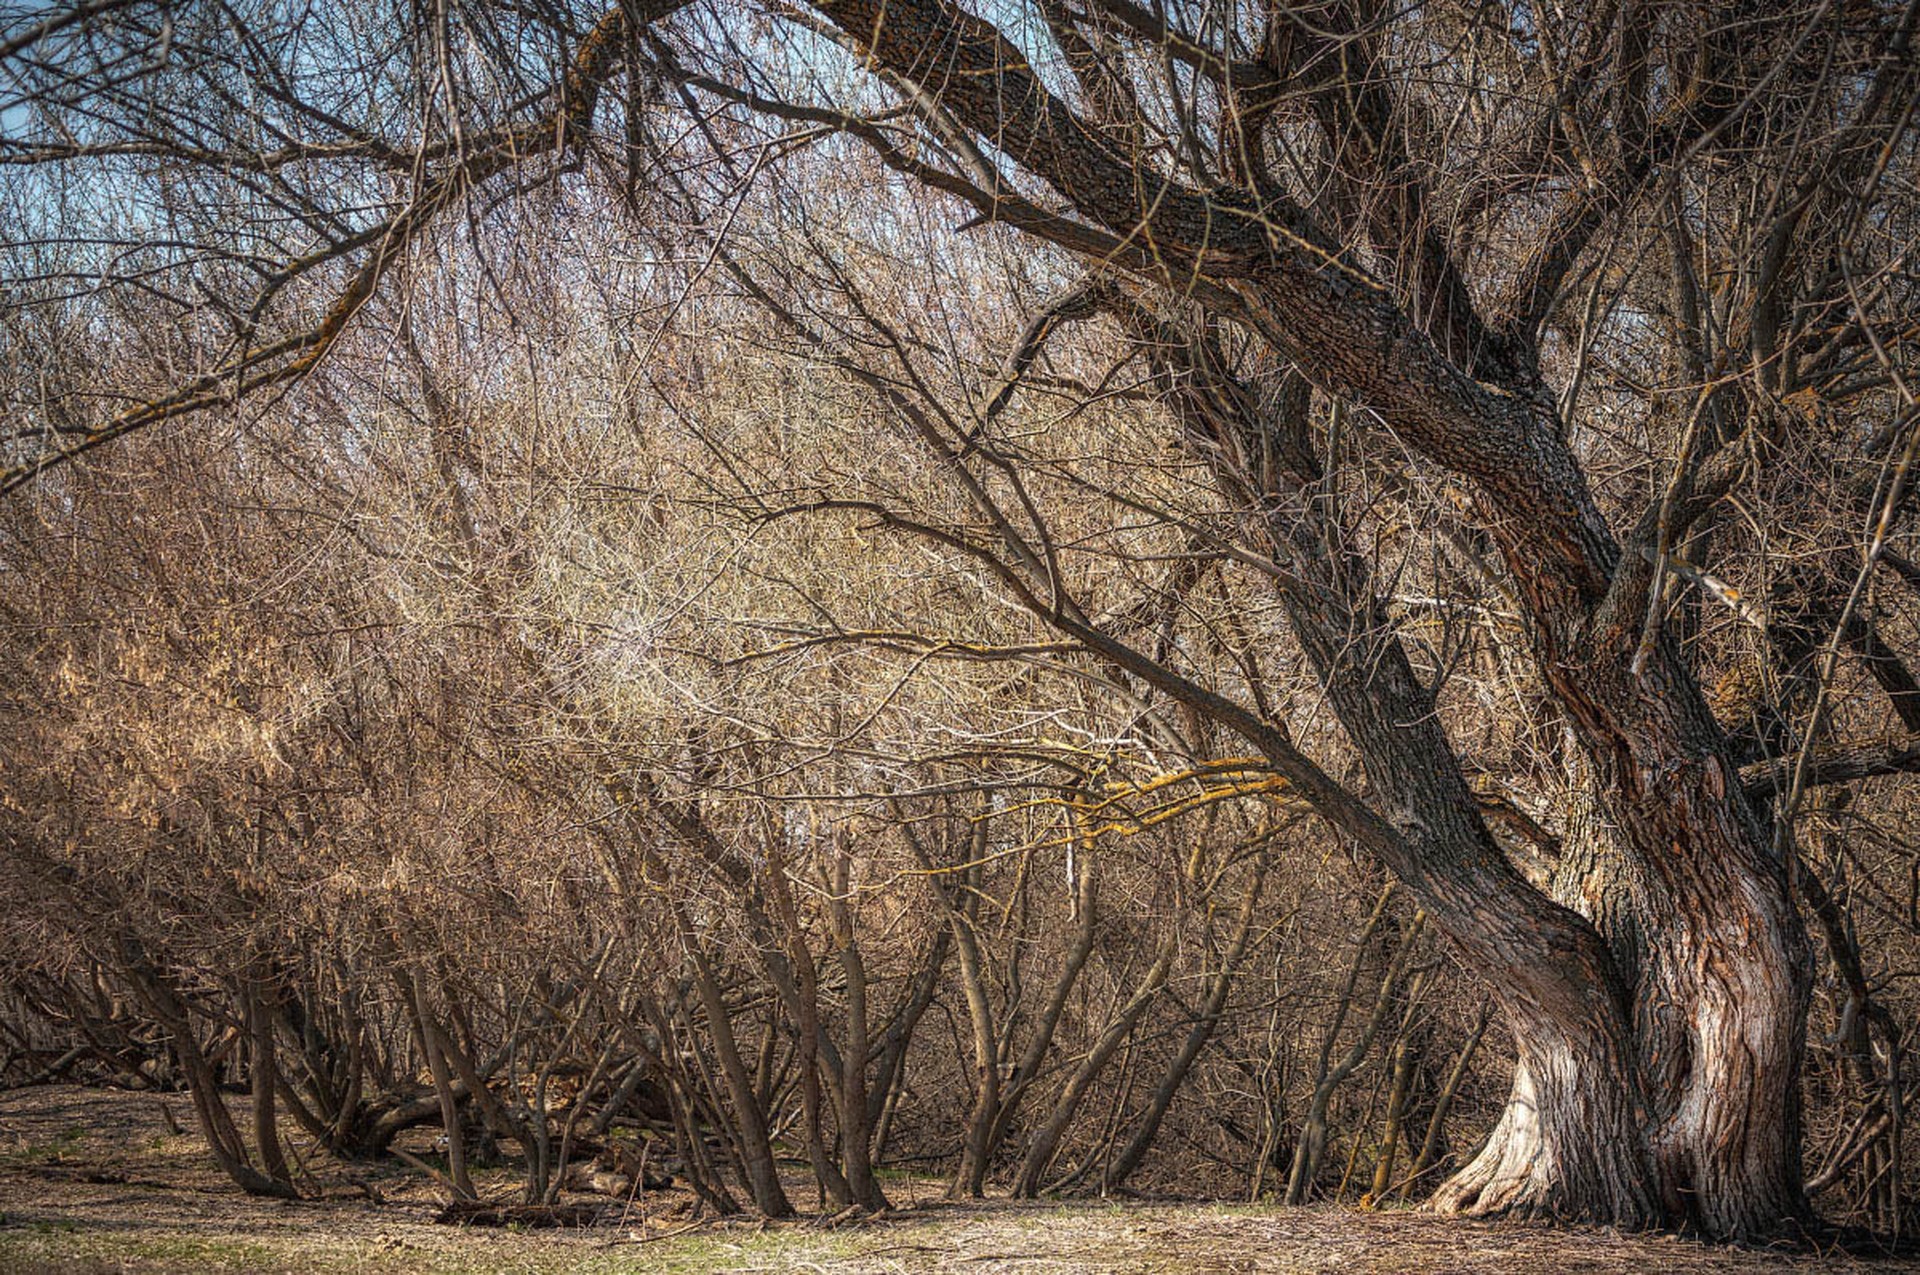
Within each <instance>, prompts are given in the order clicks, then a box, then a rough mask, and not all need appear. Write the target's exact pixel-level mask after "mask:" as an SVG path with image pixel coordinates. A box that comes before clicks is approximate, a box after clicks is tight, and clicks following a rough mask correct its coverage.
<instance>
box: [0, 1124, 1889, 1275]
mask: <svg viewBox="0 0 1920 1275" xmlns="http://www.w3.org/2000/svg"><path fill="white" fill-rule="evenodd" d="M169 1119H171V1121H172V1122H173V1127H174V1128H179V1129H181V1130H184V1131H183V1132H174V1131H173V1128H170V1127H169ZM295 1149H296V1151H298V1150H302V1149H303V1148H301V1147H299V1146H297V1145H296V1148H295ZM305 1169H306V1171H307V1176H306V1177H305V1178H303V1180H302V1189H303V1190H304V1191H305V1192H306V1193H307V1195H308V1196H309V1197H310V1198H307V1199H303V1200H300V1201H296V1202H279V1201H262V1200H253V1199H249V1198H248V1197H246V1196H244V1195H242V1194H241V1193H240V1192H239V1191H238V1190H237V1189H235V1188H234V1187H233V1186H232V1185H231V1184H230V1183H228V1182H227V1181H226V1180H225V1179H224V1178H223V1177H221V1176H220V1175H219V1173H218V1172H217V1171H216V1170H214V1169H213V1168H212V1166H211V1162H210V1161H209V1160H208V1159H207V1157H206V1155H205V1152H204V1149H203V1147H202V1144H201V1142H200V1139H199V1137H198V1135H197V1134H196V1133H195V1132H194V1131H193V1128H192V1124H191V1113H190V1111H189V1109H188V1107H187V1103H186V1102H185V1100H184V1099H183V1098H180V1097H167V1098H160V1097H155V1096H153V1095H140V1094H127V1093H119V1092H110V1091H99V1090H86V1089H78V1088H73V1087H68V1086H47V1087H41V1088H35V1089H28V1090H14V1091H11V1092H7V1093H0V1272H15V1271H27V1272H41V1271H46V1272H53V1271H59V1272H68V1271H75V1272H109V1271H113V1272H118V1271H138V1272H151V1271H169V1272H171V1271H182V1272H185V1271H247V1272H255V1271H259V1272H267V1271H289V1272H327V1273H332V1272H344V1271H378V1272H416V1271H421V1272H424V1271H436V1272H438V1271H448V1272H462V1271H474V1272H480V1271H486V1272H491V1271H526V1272H548V1271H588V1272H616V1271H636V1272H638V1271H645V1272H658V1273H660V1275H679V1273H682V1272H685V1273H692V1272H710V1271H711V1272H719V1271H741V1272H748V1271H751V1272H760V1271H767V1272H774V1271H779V1272H813V1273H831V1275H853V1273H854V1272H917V1271H933V1272H967V1273H968V1275H995V1273H997V1272H1016V1271H1017V1272H1033V1273H1035V1275H1040V1273H1043V1272H1044V1273H1045V1275H1082V1273H1091V1272H1107V1271H1125V1272H1140V1273H1142V1275H1144V1273H1146V1272H1155V1273H1158V1272H1175V1273H1192V1275H1200V1273H1202V1272H1243V1271H1258V1272H1288V1273H1292V1272H1329V1273H1331V1272H1339V1273H1341V1275H1347V1273H1349V1272H1364V1271H1381V1272H1387V1271H1409V1272H1495V1271H1501V1272H1504V1271H1522V1272H1527V1273H1528V1275H1549V1273H1551V1272H1563V1271H1565V1272H1599V1271H1628V1270H1631V1271H1701V1272H1763V1271H1764V1272H1776V1271H1778V1272H1785V1271H1861V1272H1867V1271H1873V1272H1881V1271H1896V1270H1920V1261H1915V1260H1913V1259H1911V1258H1908V1259H1896V1258H1888V1257H1880V1258H1872V1257H1863V1256H1858V1255H1851V1256H1849V1255H1843V1254H1839V1253H1826V1254H1819V1253H1804V1252H1803V1253H1797V1254H1776V1253H1765V1252H1755V1251H1740V1250H1732V1249H1725V1248H1711V1247H1706V1246H1702V1245H1699V1244H1694V1243H1689V1242H1686V1241H1682V1240H1675V1239H1668V1238H1645V1237H1637V1236H1636V1237H1622V1236H1616V1235H1610V1234H1606V1233H1603V1232H1598V1231H1565V1230H1551V1229H1546V1228H1541V1227H1532V1226H1520V1225H1511V1224H1504V1225H1494V1224H1475V1223H1463V1222H1459V1221H1453V1220H1447V1219H1440V1218H1432V1217H1426V1216H1423V1215H1421V1214H1417V1213H1409V1212H1384V1213H1360V1212H1353V1211H1347V1210H1336V1209H1281V1208H1274V1207H1267V1206H1259V1207H1255V1206H1248V1205H1208V1204H1179V1205H1172V1204H1150V1205H1149V1204H1129V1205H1109V1204H1104V1203H1095V1204H1014V1203H989V1204H984V1205H967V1206H959V1205H952V1204H947V1203H944V1202H941V1201H939V1200H938V1199H937V1198H936V1197H937V1193H938V1184H936V1183H933V1182H930V1181H926V1180H912V1179H896V1180H893V1181H891V1182H890V1183H889V1185H888V1189H889V1192H890V1194H892V1195H893V1197H894V1199H895V1202H896V1203H897V1204H899V1205H900V1206H901V1207H900V1208H899V1209H898V1210H897V1211H896V1212H895V1213H894V1214H893V1215H891V1216H889V1217H886V1218H882V1219H878V1220H870V1221H866V1222H861V1223H858V1224H855V1225H847V1226H839V1227H834V1226H830V1225H825V1224H823V1223H821V1222H819V1221H811V1222H807V1221H803V1222H794V1223H788V1224H781V1225H771V1226H770V1225H764V1224H759V1225H756V1224H741V1223H733V1224H724V1225H716V1224H696V1223H693V1222H690V1221H689V1215H690V1213H691V1199H690V1197H687V1196H685V1195H684V1194H683V1193H678V1192H664V1193H656V1194H650V1195H645V1196H642V1197H640V1198H638V1199H636V1200H634V1201H633V1202H632V1203H631V1205H629V1204H628V1203H627V1202H624V1201H611V1202H608V1201H604V1200H603V1201H601V1202H602V1203H604V1204H606V1205H607V1209H606V1213H605V1216H604V1218H603V1220H602V1222H601V1223H600V1224H599V1225H598V1226H594V1227H588V1228H582V1229H574V1230H564V1231H553V1230H513V1229H499V1228H491V1227H488V1228H481V1227H472V1228H462V1227H451V1226H441V1225H437V1224H435V1222H434V1221H433V1217H434V1214H435V1213H436V1212H437V1211H438V1209H439V1206H440V1203H441V1202H442V1197H441V1194H440V1191H439V1188H438V1187H437V1186H436V1184H435V1183H434V1181H433V1179H432V1178H431V1177H429V1176H428V1175H426V1174H423V1173H414V1172H408V1171H404V1170H393V1169H387V1168H381V1169H379V1170H373V1171H370V1170H368V1169H367V1168H366V1167H365V1166H343V1165H339V1164H334V1163H322V1162H317V1161H312V1160H309V1161H307V1162H305ZM515 1181H516V1175H515V1174H514V1173H513V1172H512V1171H510V1170H501V1171H497V1172H496V1173H494V1174H492V1175H483V1176H482V1190H483V1191H487V1190H491V1191H493V1192H497V1193H498V1194H499V1195H501V1196H506V1195H507V1194H509V1192H510V1191H511V1188H512V1186H513V1184H514V1183H515ZM575 1198H577V1199H579V1200H588V1199H595V1198H597V1197H586V1196H582V1197H575ZM798 1198H799V1199H800V1200H804V1199H805V1197H804V1195H801V1196H799V1197H798Z"/></svg>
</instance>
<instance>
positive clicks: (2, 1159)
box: [0, 1125, 87, 1166]
mask: <svg viewBox="0 0 1920 1275" xmlns="http://www.w3.org/2000/svg"><path fill="white" fill-rule="evenodd" d="M86 1137H87V1131H86V1129H85V1128H84V1127H83V1126H81V1125H69V1126H68V1127H67V1128H65V1129H62V1130H61V1131H60V1132H59V1133H57V1134H55V1135H54V1137H53V1140H52V1141H51V1142H26V1141H24V1140H23V1141H21V1142H20V1143H18V1144H16V1145H15V1146H14V1148H13V1150H11V1151H8V1152H6V1153H5V1154H0V1165H7V1166H18V1165H23V1164H53V1163H57V1162H58V1161H59V1160H60V1158H61V1157H62V1156H64V1155H66V1153H67V1152H69V1151H72V1150H74V1149H75V1148H77V1147H78V1146H79V1145H80V1144H81V1143H82V1142H84V1141H86Z"/></svg>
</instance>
